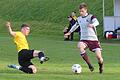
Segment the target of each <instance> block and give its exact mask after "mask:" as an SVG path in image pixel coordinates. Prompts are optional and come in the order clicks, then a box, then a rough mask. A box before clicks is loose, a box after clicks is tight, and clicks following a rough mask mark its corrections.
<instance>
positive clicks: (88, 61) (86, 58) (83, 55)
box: [81, 52, 92, 67]
mask: <svg viewBox="0 0 120 80" xmlns="http://www.w3.org/2000/svg"><path fill="white" fill-rule="evenodd" d="M81 56H82V58H83V59H84V60H85V62H86V63H87V64H88V66H89V67H91V66H92V65H91V63H90V59H89V58H88V55H87V53H86V52H85V53H84V54H81Z"/></svg>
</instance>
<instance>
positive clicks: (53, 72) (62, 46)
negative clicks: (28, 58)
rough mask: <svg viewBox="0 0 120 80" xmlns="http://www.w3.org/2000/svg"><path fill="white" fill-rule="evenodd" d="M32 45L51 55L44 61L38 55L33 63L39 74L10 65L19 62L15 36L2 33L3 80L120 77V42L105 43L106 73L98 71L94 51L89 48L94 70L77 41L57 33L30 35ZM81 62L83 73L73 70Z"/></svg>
mask: <svg viewBox="0 0 120 80" xmlns="http://www.w3.org/2000/svg"><path fill="white" fill-rule="evenodd" d="M28 40H29V43H30V47H31V49H37V50H43V51H45V53H46V55H47V56H49V57H50V61H49V62H46V63H45V64H42V65H41V64H40V63H39V60H38V59H33V63H34V64H35V66H36V67H37V69H38V72H37V74H32V75H31V74H25V73H23V72H20V71H18V70H14V69H9V68H8V67H7V65H8V64H13V63H14V64H18V63H17V53H16V52H17V51H16V48H15V45H14V43H13V42H12V38H11V37H8V36H6V37H5V36H3V37H0V44H1V45H0V54H1V55H0V80H21V79H22V80H106V79H108V80H119V79H120V77H119V74H120V67H119V66H120V64H119V61H120V58H119V57H120V54H119V52H120V49H119V47H120V45H118V44H107V43H102V48H103V53H102V54H103V57H104V64H105V65H104V68H105V70H104V73H103V74H99V73H98V64H97V60H96V58H95V55H94V53H91V52H90V51H87V52H88V53H89V56H90V58H91V61H92V63H93V65H94V67H95V71H94V72H92V73H91V72H90V71H89V69H88V68H87V65H86V64H85V63H84V61H83V60H82V58H81V57H80V56H79V50H78V49H77V48H76V45H77V41H73V42H69V41H68V42H67V41H63V40H62V37H57V38H56V36H39V37H38V36H37V37H33V36H29V38H28ZM75 63H78V64H80V65H81V66H82V68H83V69H82V70H83V71H82V73H81V74H78V75H75V74H73V73H72V72H71V66H72V65H73V64H75Z"/></svg>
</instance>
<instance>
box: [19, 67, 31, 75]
mask: <svg viewBox="0 0 120 80" xmlns="http://www.w3.org/2000/svg"><path fill="white" fill-rule="evenodd" d="M19 70H21V71H23V72H25V73H29V74H32V73H33V71H32V69H31V68H28V67H21V68H20V69H19Z"/></svg>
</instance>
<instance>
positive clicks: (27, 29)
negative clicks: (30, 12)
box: [22, 27, 30, 36]
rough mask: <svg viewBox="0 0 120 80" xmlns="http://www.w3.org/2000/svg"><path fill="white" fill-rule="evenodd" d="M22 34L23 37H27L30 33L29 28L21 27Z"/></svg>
mask: <svg viewBox="0 0 120 80" xmlns="http://www.w3.org/2000/svg"><path fill="white" fill-rule="evenodd" d="M22 32H23V34H24V35H25V36H28V35H29V33H30V27H23V28H22Z"/></svg>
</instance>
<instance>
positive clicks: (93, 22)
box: [91, 15, 99, 27]
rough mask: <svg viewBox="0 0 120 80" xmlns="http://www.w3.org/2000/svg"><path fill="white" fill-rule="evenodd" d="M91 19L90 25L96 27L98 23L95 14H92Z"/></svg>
mask: <svg viewBox="0 0 120 80" xmlns="http://www.w3.org/2000/svg"><path fill="white" fill-rule="evenodd" d="M91 21H92V25H93V26H95V27H96V26H98V25H99V21H98V20H97V18H96V16H94V15H93V16H92V17H91Z"/></svg>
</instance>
